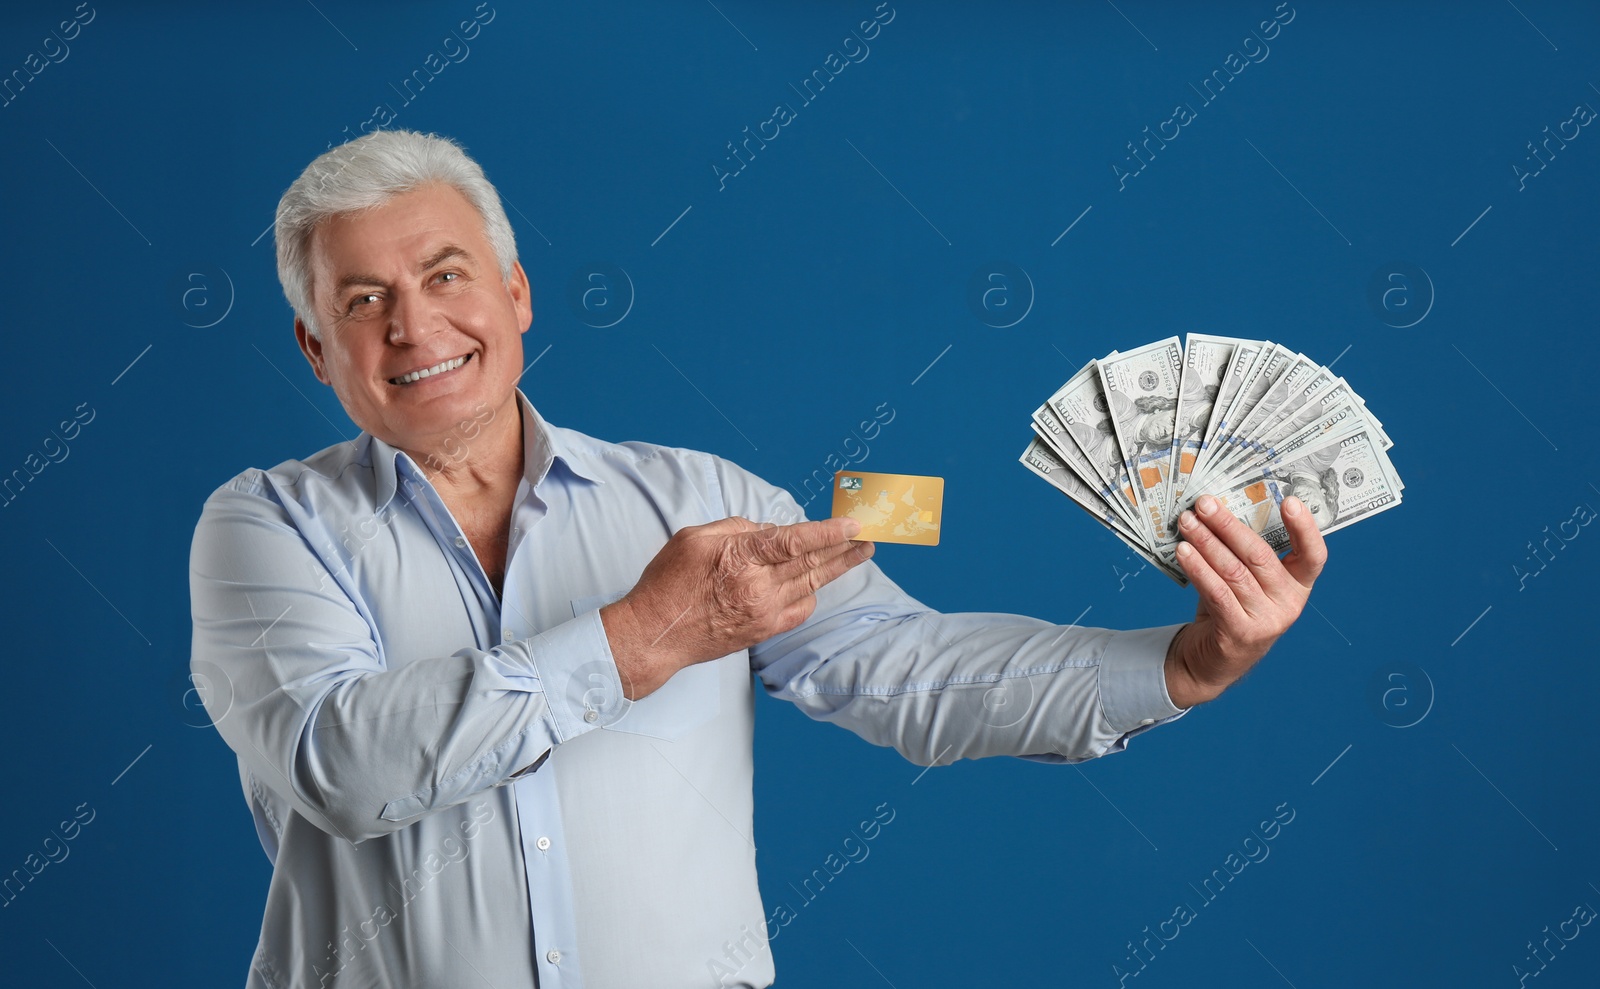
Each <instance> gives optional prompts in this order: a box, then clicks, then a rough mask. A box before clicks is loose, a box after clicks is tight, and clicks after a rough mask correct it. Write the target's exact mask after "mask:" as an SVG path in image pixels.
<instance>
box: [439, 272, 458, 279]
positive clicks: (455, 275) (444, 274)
mask: <svg viewBox="0 0 1600 989" xmlns="http://www.w3.org/2000/svg"><path fill="white" fill-rule="evenodd" d="M439 277H440V278H450V279H452V280H455V281H459V280H460V278H461V272H459V271H441V272H439Z"/></svg>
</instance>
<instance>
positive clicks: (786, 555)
mask: <svg viewBox="0 0 1600 989" xmlns="http://www.w3.org/2000/svg"><path fill="white" fill-rule="evenodd" d="M860 531H861V525H860V523H858V522H856V521H855V520H854V519H828V520H826V521H822V522H799V523H796V524H794V525H757V524H756V523H754V522H751V521H750V520H749V519H743V518H738V517H734V518H726V519H721V520H719V521H716V522H711V523H708V524H706V525H695V526H689V527H687V528H684V529H680V530H678V531H677V532H676V533H674V534H673V536H672V538H671V539H669V540H667V544H666V545H665V546H663V547H661V551H660V552H659V553H657V554H656V555H655V558H654V559H653V560H651V561H650V563H649V565H647V566H646V567H645V568H644V573H643V574H641V575H640V577H639V582H638V583H637V584H635V585H634V587H633V590H631V591H629V592H628V593H627V594H626V595H625V596H623V597H622V598H621V599H620V600H617V601H614V602H612V603H611V604H609V605H606V606H605V607H604V608H601V609H600V619H601V622H602V623H603V624H604V626H605V630H606V638H607V639H608V640H609V641H610V643H611V654H612V656H613V657H614V658H615V659H616V663H617V672H618V673H619V674H620V675H621V677H622V692H623V695H624V696H625V697H627V698H628V699H629V700H638V699H639V698H641V697H644V696H646V695H648V694H650V693H651V692H652V691H654V690H655V689H656V688H658V687H660V686H661V685H662V684H663V683H666V682H667V680H668V678H670V677H671V676H672V674H674V673H676V672H678V671H679V670H681V669H683V668H684V667H686V666H690V665H692V664H694V663H703V662H705V661H707V660H710V659H716V658H718V657H719V656H726V655H728V654H729V653H731V652H737V651H739V650H740V649H745V648H748V647H750V646H753V645H755V644H756V643H757V642H761V641H762V640H764V639H769V638H771V637H772V636H774V635H777V634H779V633H780V632H787V631H788V630H790V629H792V628H794V627H795V626H796V625H799V624H800V623H801V622H803V621H805V620H806V619H807V618H809V617H810V616H811V612H812V611H813V610H815V608H816V606H817V599H816V593H817V589H818V588H820V587H822V585H824V584H826V583H828V582H829V581H831V580H833V579H834V578H836V577H838V576H839V575H841V574H843V573H844V572H845V571H846V570H849V569H850V568H851V567H853V566H856V565H857V564H859V563H865V562H866V561H867V559H868V558H869V557H871V556H872V551H873V544H872V543H870V542H850V537H851V536H854V535H855V534H856V533H858V532H860Z"/></svg>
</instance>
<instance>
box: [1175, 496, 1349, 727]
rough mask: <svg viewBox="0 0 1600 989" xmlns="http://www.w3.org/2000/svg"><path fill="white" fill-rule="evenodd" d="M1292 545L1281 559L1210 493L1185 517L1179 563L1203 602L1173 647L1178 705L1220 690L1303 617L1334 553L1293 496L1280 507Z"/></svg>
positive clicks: (1181, 524) (1180, 529)
mask: <svg viewBox="0 0 1600 989" xmlns="http://www.w3.org/2000/svg"><path fill="white" fill-rule="evenodd" d="M1279 510H1280V512H1281V513H1282V517H1283V524H1284V527H1285V528H1286V529H1288V530H1289V544H1290V548H1291V550H1292V552H1290V553H1289V554H1288V555H1287V556H1285V557H1283V558H1282V559H1279V558H1278V555H1277V554H1276V553H1274V552H1273V551H1272V547H1271V546H1269V545H1268V544H1267V541H1266V540H1264V539H1262V538H1261V537H1260V536H1259V535H1257V534H1256V533H1255V532H1253V531H1252V530H1251V529H1250V527H1249V526H1247V525H1245V524H1244V523H1243V522H1241V521H1239V520H1238V519H1236V518H1234V517H1233V515H1232V514H1231V513H1229V512H1227V511H1224V510H1223V508H1222V506H1221V504H1220V503H1219V502H1218V501H1217V500H1216V499H1215V498H1213V497H1211V496H1210V495H1206V496H1204V497H1202V498H1201V499H1200V500H1199V501H1198V502H1196V504H1195V511H1189V512H1184V513H1183V515H1182V517H1181V518H1180V519H1179V521H1178V533H1179V535H1180V536H1181V537H1182V540H1183V541H1182V542H1180V543H1179V544H1178V563H1179V565H1180V566H1182V567H1183V569H1184V572H1185V573H1187V574H1188V575H1189V580H1190V581H1191V582H1192V583H1193V584H1194V587H1195V590H1196V591H1198V592H1199V594H1200V604H1199V606H1198V607H1197V608H1196V609H1195V617H1194V621H1193V622H1190V623H1189V624H1188V625H1185V626H1184V627H1183V629H1182V630H1181V631H1179V632H1178V634H1177V635H1175V636H1173V639H1172V644H1171V646H1169V647H1168V649H1167V661H1166V676H1167V693H1168V694H1169V695H1171V697H1172V703H1173V704H1176V705H1177V706H1178V707H1191V706H1193V705H1195V704H1199V703H1201V702H1202V701H1208V700H1211V699H1213V698H1215V697H1216V696H1217V695H1219V694H1221V693H1222V692H1223V691H1224V690H1226V689H1228V686H1229V685H1230V684H1232V683H1233V682H1234V681H1235V680H1238V679H1239V678H1240V677H1242V676H1244V675H1245V673H1247V672H1249V670H1250V668H1251V667H1252V666H1254V665H1255V664H1256V662H1257V660H1259V659H1260V658H1261V657H1262V656H1264V655H1266V653H1267V650H1268V649H1270V648H1272V644H1273V643H1274V642H1276V641H1277V640H1278V637H1279V636H1280V635H1282V634H1283V633H1284V632H1286V631H1288V629H1289V626H1290V625H1293V624H1294V622H1295V619H1296V618H1299V617H1300V612H1301V610H1302V609H1303V608H1304V607H1305V604H1306V599H1307V598H1309V597H1310V596H1311V585H1312V584H1313V583H1315V582H1316V579H1317V575H1318V574H1320V573H1321V572H1322V567H1323V564H1325V563H1326V562H1327V560H1328V549H1327V546H1326V545H1324V543H1323V541H1322V532H1321V530H1319V529H1318V528H1317V523H1316V520H1315V519H1313V518H1312V517H1311V513H1310V512H1309V511H1307V510H1306V506H1305V504H1304V503H1303V502H1301V501H1300V499H1298V498H1296V497H1294V496H1293V495H1290V496H1289V497H1287V498H1285V499H1283V503H1282V505H1280V506H1279Z"/></svg>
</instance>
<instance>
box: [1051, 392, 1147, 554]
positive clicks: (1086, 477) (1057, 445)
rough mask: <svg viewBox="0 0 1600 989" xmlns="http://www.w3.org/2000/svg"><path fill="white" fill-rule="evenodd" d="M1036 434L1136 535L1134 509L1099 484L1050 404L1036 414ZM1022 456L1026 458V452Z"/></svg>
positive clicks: (1096, 475) (1107, 487) (1081, 449)
mask: <svg viewBox="0 0 1600 989" xmlns="http://www.w3.org/2000/svg"><path fill="white" fill-rule="evenodd" d="M1033 431H1034V435H1035V436H1036V437H1037V438H1038V439H1040V440H1041V441H1043V443H1044V445H1045V446H1046V447H1047V448H1048V449H1049V451H1050V453H1051V454H1053V455H1054V456H1055V457H1056V458H1057V459H1058V460H1060V461H1061V463H1062V465H1063V466H1064V467H1065V468H1066V469H1067V470H1069V471H1071V472H1072V473H1073V474H1074V475H1076V476H1077V478H1078V480H1079V481H1080V482H1081V483H1082V484H1083V485H1084V486H1085V487H1086V488H1087V489H1088V490H1089V492H1090V493H1091V494H1092V495H1094V497H1095V498H1096V499H1097V500H1099V501H1100V502H1101V503H1102V504H1103V505H1104V506H1106V507H1107V508H1109V509H1111V511H1113V512H1114V513H1116V515H1117V517H1118V518H1120V519H1121V520H1122V521H1123V523H1124V524H1125V525H1126V526H1127V527H1128V529H1129V531H1130V532H1132V531H1136V527H1137V526H1138V524H1139V523H1138V521H1137V519H1138V516H1136V515H1134V513H1133V508H1132V506H1130V505H1128V504H1127V503H1126V502H1125V501H1124V500H1123V499H1121V498H1117V497H1115V496H1114V495H1112V494H1111V488H1110V486H1109V485H1108V484H1106V482H1104V481H1102V480H1100V478H1099V475H1098V474H1097V473H1096V472H1095V469H1094V467H1093V465H1091V464H1090V463H1089V458H1088V457H1087V456H1086V455H1085V454H1084V452H1083V448H1082V447H1080V446H1078V443H1077V441H1076V440H1074V439H1073V438H1072V436H1071V434H1070V433H1069V432H1068V431H1067V427H1066V426H1065V425H1064V424H1062V422H1061V418H1060V417H1059V416H1057V415H1056V410H1055V409H1053V408H1051V407H1050V404H1049V403H1048V402H1047V403H1045V404H1044V405H1041V406H1039V407H1038V408H1037V409H1034V410H1033ZM1023 455H1024V456H1027V454H1026V452H1024V454H1023ZM1026 462H1027V461H1024V463H1026ZM1036 473H1037V471H1036ZM1046 480H1049V478H1046Z"/></svg>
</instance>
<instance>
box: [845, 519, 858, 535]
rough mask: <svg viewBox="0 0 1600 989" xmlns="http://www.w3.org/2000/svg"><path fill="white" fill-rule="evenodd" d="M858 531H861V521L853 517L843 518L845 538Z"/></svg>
mask: <svg viewBox="0 0 1600 989" xmlns="http://www.w3.org/2000/svg"><path fill="white" fill-rule="evenodd" d="M860 531H861V523H860V522H857V521H856V520H855V519H845V520H844V534H845V538H847V539H848V538H849V537H851V536H854V535H856V534H857V533H859V532H860Z"/></svg>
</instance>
